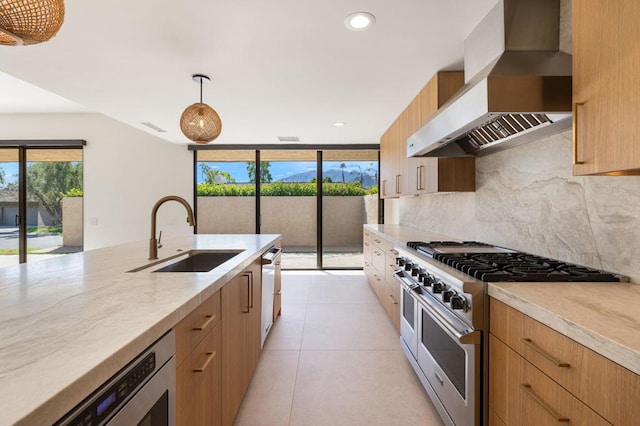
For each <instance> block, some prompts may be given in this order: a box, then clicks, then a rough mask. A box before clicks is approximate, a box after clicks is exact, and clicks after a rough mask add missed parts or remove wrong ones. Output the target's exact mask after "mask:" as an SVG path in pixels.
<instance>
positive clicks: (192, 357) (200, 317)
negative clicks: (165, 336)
mask: <svg viewBox="0 0 640 426" xmlns="http://www.w3.org/2000/svg"><path fill="white" fill-rule="evenodd" d="M220 322H221V309H220V292H219V291H218V292H216V293H215V294H214V295H213V296H211V297H210V298H208V299H207V300H206V301H204V302H203V303H202V304H200V306H198V307H197V308H196V309H195V310H194V311H193V312H191V313H190V314H189V315H188V316H187V317H185V318H184V319H183V320H182V321H180V322H179V323H178V324H177V325H176V327H175V332H176V365H177V369H176V421H177V424H178V426H181V425H212V426H217V425H220V424H221V420H222V417H221V415H222V410H221V404H222V399H221V398H222V392H221V380H222V370H221V367H222V344H221V329H222V327H221V325H220Z"/></svg>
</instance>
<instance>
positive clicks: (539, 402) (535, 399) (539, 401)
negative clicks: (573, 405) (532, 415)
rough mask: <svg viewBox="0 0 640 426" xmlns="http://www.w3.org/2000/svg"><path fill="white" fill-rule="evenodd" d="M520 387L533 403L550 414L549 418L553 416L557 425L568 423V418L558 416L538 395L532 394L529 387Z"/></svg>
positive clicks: (526, 385) (522, 384) (524, 384)
mask: <svg viewBox="0 0 640 426" xmlns="http://www.w3.org/2000/svg"><path fill="white" fill-rule="evenodd" d="M520 386H521V387H522V390H523V391H524V392H525V393H526V394H527V395H529V396H530V397H531V398H532V399H533V400H534V401H535V402H537V403H538V404H539V405H540V406H541V407H542V408H544V409H545V410H546V411H547V412H548V413H549V414H551V416H553V418H554V419H556V421H557V422H558V423H569V418H568V417H561V416H560V414H558V413H557V412H556V410H554V409H553V408H551V407H549V405H547V403H546V402H544V401H543V400H542V399H541V398H540V397H539V396H538V395H536V394H535V393H533V390H532V389H531V385H528V384H526V383H521V384H520Z"/></svg>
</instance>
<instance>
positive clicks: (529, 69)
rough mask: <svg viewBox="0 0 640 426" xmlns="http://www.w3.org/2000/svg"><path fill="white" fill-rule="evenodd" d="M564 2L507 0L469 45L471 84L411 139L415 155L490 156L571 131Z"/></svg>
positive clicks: (410, 153) (467, 63) (467, 70)
mask: <svg viewBox="0 0 640 426" xmlns="http://www.w3.org/2000/svg"><path fill="white" fill-rule="evenodd" d="M559 28H560V0H500V1H498V3H497V4H496V5H495V6H494V8H493V9H492V10H491V11H490V12H489V13H488V14H487V16H485V17H484V18H483V20H482V21H481V22H480V24H478V26H477V27H476V28H475V29H474V30H473V31H472V32H471V34H470V35H469V36H468V37H467V39H466V40H465V44H464V65H465V70H464V71H465V85H464V86H463V87H462V88H461V89H460V90H459V91H458V92H457V93H456V94H455V95H454V96H453V98H452V99H451V100H449V101H448V102H447V103H446V104H445V105H443V106H442V108H441V110H440V111H439V112H438V113H437V114H436V115H434V116H433V117H432V118H431V120H429V122H427V123H426V124H425V125H424V126H423V127H422V128H421V129H420V130H418V131H417V132H416V133H415V134H413V135H412V136H411V137H410V138H409V139H408V140H407V155H408V156H410V157H422V156H424V157H465V156H481V155H486V154H490V153H493V152H496V151H499V150H502V149H505V148H510V147H512V146H515V145H520V144H522V143H525V142H529V141H533V140H536V139H540V138H542V137H545V136H549V135H552V134H555V133H559V132H562V131H564V130H567V129H569V128H571V106H572V104H571V87H572V86H571V55H569V54H567V53H563V52H560V51H559V38H560V35H559Z"/></svg>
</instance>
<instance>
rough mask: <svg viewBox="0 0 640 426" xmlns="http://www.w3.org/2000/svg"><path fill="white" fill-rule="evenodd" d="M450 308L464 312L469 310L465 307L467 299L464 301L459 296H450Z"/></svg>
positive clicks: (462, 297)
mask: <svg viewBox="0 0 640 426" xmlns="http://www.w3.org/2000/svg"><path fill="white" fill-rule="evenodd" d="M451 307H452V308H453V309H462V310H463V311H465V312H466V311H467V310H469V307H468V306H467V299H465V298H464V296H460V295H459V294H456V295H455V296H451Z"/></svg>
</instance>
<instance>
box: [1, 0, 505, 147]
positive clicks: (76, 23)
mask: <svg viewBox="0 0 640 426" xmlns="http://www.w3.org/2000/svg"><path fill="white" fill-rule="evenodd" d="M495 3H496V0H396V1H391V0H324V1H320V2H310V1H303V0H262V1H258V0H253V1H251V0H234V1H220V0H183V1H180V2H176V1H172V2H169V1H166V0H136V1H130V0H112V1H87V0H67V1H66V2H65V4H66V16H65V22H64V25H63V27H62V29H61V30H60V32H59V33H58V35H57V36H56V37H55V38H54V39H52V40H50V41H49V42H46V43H43V44H39V45H33V46H27V47H4V46H3V47H0V72H4V73H7V74H9V75H10V76H13V77H17V78H19V79H21V80H23V81H24V82H28V83H30V84H27V83H24V82H20V81H18V80H16V79H15V78H12V77H10V76H2V74H0V113H12V112H18V113H25V112H87V111H95V112H99V113H103V114H105V115H107V116H110V117H113V118H115V119H117V120H120V121H122V122H125V123H128V124H130V125H132V126H135V127H138V128H141V129H143V130H145V131H148V132H150V133H153V134H155V135H157V136H159V137H161V138H164V139H166V140H168V141H171V142H174V143H188V142H189V141H188V140H187V139H186V138H185V137H184V136H183V135H182V134H181V133H180V128H179V118H180V114H181V113H182V111H183V110H184V108H186V107H187V106H188V105H190V104H192V103H194V102H196V101H197V100H198V97H199V87H198V85H197V84H196V83H194V82H193V81H192V79H191V75H192V74H194V73H203V74H207V75H209V76H210V77H211V78H212V81H211V83H208V84H205V86H204V102H206V103H208V104H209V105H211V106H212V107H213V108H214V109H215V110H216V111H217V112H218V113H219V115H220V117H221V119H222V122H223V130H222V134H221V135H220V137H219V138H218V139H217V140H216V141H215V142H214V143H233V144H243V143H251V144H260V143H278V139H277V136H298V137H299V138H300V143H314V144H315V143H318V144H322V143H377V142H378V141H379V137H380V135H381V134H382V133H383V132H384V131H385V129H386V128H387V127H388V126H389V124H391V123H392V122H393V120H395V118H396V116H397V115H398V114H399V113H400V111H401V110H402V109H403V108H404V107H405V106H406V105H407V104H408V103H409V102H410V101H411V99H412V98H413V96H415V94H416V93H417V92H418V91H419V90H420V89H421V88H422V86H423V85H424V84H425V83H426V82H427V81H428V80H429V78H430V77H431V76H432V75H433V73H434V72H436V71H438V70H442V69H447V70H453V69H462V56H463V40H464V38H465V37H466V36H467V35H468V34H469V32H470V31H471V30H472V29H473V27H475V25H476V24H477V23H478V22H479V21H480V19H481V18H482V16H484V14H486V13H487V12H488V11H489V9H490V8H491V7H492V6H493V5H494V4H495ZM356 11H368V12H370V13H373V14H374V15H375V16H376V23H375V25H374V26H373V27H372V28H371V29H370V30H367V31H360V32H353V31H349V30H347V29H346V28H345V26H344V24H343V21H344V18H345V17H346V16H347V15H348V14H350V13H352V12H356ZM32 85H35V86H38V87H40V88H42V89H45V90H46V91H49V92H50V93H49V92H46V91H42V92H40V95H39V94H38V92H39V91H38V90H37V88H34V87H33V86H32ZM61 97H62V98H61ZM336 121H343V122H345V123H346V125H345V126H344V127H334V126H333V123H334V122H336ZM140 122H151V123H153V124H154V125H156V126H158V127H160V128H163V129H165V130H166V131H167V132H166V133H156V132H154V131H152V130H148V129H146V128H145V127H143V126H141V125H140V124H139V123H140Z"/></svg>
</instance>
